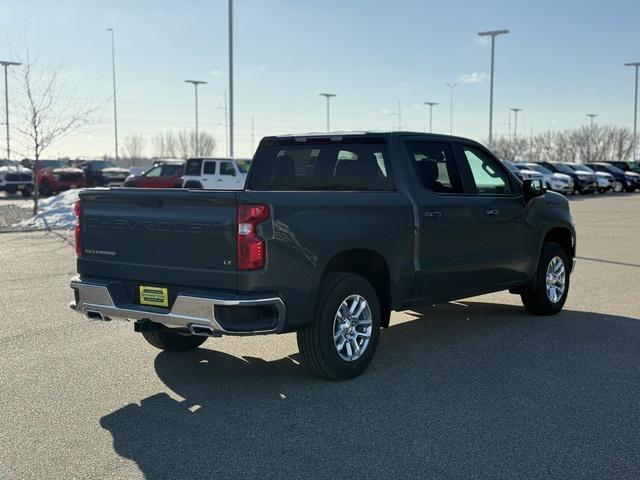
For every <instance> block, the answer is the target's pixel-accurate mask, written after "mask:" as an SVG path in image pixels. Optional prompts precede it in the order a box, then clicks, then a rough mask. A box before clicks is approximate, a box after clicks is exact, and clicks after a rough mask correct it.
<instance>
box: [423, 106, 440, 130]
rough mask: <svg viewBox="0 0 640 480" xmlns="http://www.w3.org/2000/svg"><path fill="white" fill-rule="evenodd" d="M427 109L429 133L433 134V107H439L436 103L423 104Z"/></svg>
mask: <svg viewBox="0 0 640 480" xmlns="http://www.w3.org/2000/svg"><path fill="white" fill-rule="evenodd" d="M424 104H425V105H426V106H428V107H429V133H432V132H433V106H434V105H439V104H438V102H424Z"/></svg>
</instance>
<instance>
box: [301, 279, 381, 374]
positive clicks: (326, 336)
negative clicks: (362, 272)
mask: <svg viewBox="0 0 640 480" xmlns="http://www.w3.org/2000/svg"><path fill="white" fill-rule="evenodd" d="M351 295H359V296H361V297H363V298H364V299H365V300H366V302H367V304H368V306H369V311H370V313H371V336H370V337H369V343H368V344H367V345H366V346H365V348H364V351H363V353H362V354H361V356H360V357H359V358H357V359H355V360H351V361H350V360H346V359H343V358H342V357H341V356H340V354H339V353H338V350H337V348H336V344H335V343H334V339H333V335H334V319H335V317H336V314H337V311H338V309H339V308H340V306H341V305H342V303H343V302H344V301H345V300H346V299H348V298H349V296H351ZM380 318H381V313H380V302H379V300H378V296H377V295H376V291H375V290H374V288H373V287H372V286H371V284H370V283H369V282H368V281H367V280H366V279H364V278H363V277H361V276H359V275H355V274H353V273H344V272H339V273H330V274H328V275H326V276H325V277H324V279H323V280H322V283H321V285H320V288H319V290H318V296H317V300H316V308H315V313H314V318H313V320H312V322H311V323H310V324H309V325H306V326H305V327H304V328H303V329H302V330H300V331H298V333H297V338H298V349H299V350H300V354H301V355H302V360H303V362H304V364H305V365H306V367H307V368H308V369H309V370H311V372H312V373H313V374H315V375H317V376H318V377H320V378H324V379H328V380H347V379H349V378H353V377H356V376H358V375H360V374H361V373H362V372H363V371H364V370H365V369H366V368H367V366H368V365H369V363H370V362H371V359H372V358H373V355H374V353H375V350H376V347H377V346H378V338H379V336H380Z"/></svg>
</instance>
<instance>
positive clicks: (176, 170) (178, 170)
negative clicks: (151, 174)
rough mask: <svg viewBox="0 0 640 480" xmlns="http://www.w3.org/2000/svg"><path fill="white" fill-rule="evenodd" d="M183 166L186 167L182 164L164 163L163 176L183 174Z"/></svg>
mask: <svg viewBox="0 0 640 480" xmlns="http://www.w3.org/2000/svg"><path fill="white" fill-rule="evenodd" d="M183 168H184V167H183V166H182V165H163V166H162V176H163V177H173V176H174V175H181V174H182V169H183Z"/></svg>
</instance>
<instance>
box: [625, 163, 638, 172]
mask: <svg viewBox="0 0 640 480" xmlns="http://www.w3.org/2000/svg"><path fill="white" fill-rule="evenodd" d="M627 166H628V167H629V170H631V171H632V172H636V173H640V164H638V163H634V162H627Z"/></svg>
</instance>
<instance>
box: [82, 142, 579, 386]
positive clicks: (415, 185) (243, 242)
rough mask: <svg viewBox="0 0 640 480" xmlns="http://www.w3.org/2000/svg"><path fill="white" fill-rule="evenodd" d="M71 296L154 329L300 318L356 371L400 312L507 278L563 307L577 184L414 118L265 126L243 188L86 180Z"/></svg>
mask: <svg viewBox="0 0 640 480" xmlns="http://www.w3.org/2000/svg"><path fill="white" fill-rule="evenodd" d="M76 215H77V216H78V223H77V227H76V251H77V254H78V260H77V267H78V273H79V276H78V277H76V278H74V279H72V280H71V288H72V289H73V292H74V295H75V301H74V302H72V304H71V307H72V308H73V309H74V310H76V311H77V312H78V313H81V314H83V315H86V316H87V317H88V318H90V319H97V320H109V319H111V318H126V319H129V320H132V321H134V322H135V323H134V330H135V331H137V332H141V333H142V335H143V336H144V338H145V339H146V340H147V341H148V342H149V343H150V344H152V345H154V346H156V347H158V348H160V349H164V350H173V351H185V350H190V349H194V348H197V347H198V346H200V345H201V344H202V343H203V342H204V341H205V340H206V339H207V338H208V337H219V336H221V335H256V334H271V333H273V334H276V333H285V332H296V334H297V339H298V346H299V349H300V352H301V354H302V359H303V361H304V363H305V364H306V365H307V367H308V368H309V369H310V370H311V371H312V372H314V373H315V374H317V375H318V376H320V377H324V378H328V379H347V378H351V377H354V376H356V375H358V374H360V373H361V372H362V371H363V370H364V369H365V368H366V367H367V365H368V364H369V362H370V361H371V359H372V357H373V354H374V352H375V350H376V346H377V343H378V339H379V336H380V329H381V328H383V327H386V326H388V325H389V318H390V314H391V311H392V310H396V311H397V310H406V309H411V308H416V307H419V306H421V305H430V304H434V303H441V302H447V301H450V300H455V299H460V298H464V297H470V296H474V295H480V294H484V293H489V292H495V291H499V290H507V289H508V290H510V291H511V292H512V293H516V294H519V295H520V296H521V298H522V302H523V304H524V307H525V308H526V309H527V310H528V311H529V312H531V313H532V314H534V315H552V314H555V313H557V312H559V311H560V310H561V309H562V307H563V305H564V303H565V300H566V298H567V293H568V291H569V275H570V273H571V271H572V268H573V264H574V258H575V244H576V236H575V230H574V226H573V222H572V219H571V215H570V213H569V206H568V202H567V200H566V199H565V198H564V197H562V196H561V195H558V194H556V193H553V192H545V191H544V189H543V188H542V185H540V183H538V182H535V181H531V180H527V181H524V182H521V181H520V180H519V179H518V178H517V177H516V176H515V175H513V174H512V173H511V172H510V171H509V170H508V169H507V168H505V166H504V165H502V164H501V162H500V161H499V160H497V159H496V157H495V156H494V155H492V154H491V152H490V151H488V150H487V149H486V148H484V147H483V146H482V145H480V144H478V143H476V142H473V141H471V140H466V139H464V138H457V137H450V136H443V135H427V134H419V133H408V132H389V133H372V132H367V133H335V134H333V133H332V134H323V135H319V134H313V135H300V136H278V137H275V136H274V137H266V138H264V139H263V140H262V141H261V142H260V146H259V148H258V150H257V152H256V154H255V157H254V159H253V162H252V165H251V169H250V171H249V174H248V177H247V183H246V185H245V188H244V190H242V191H211V190H186V189H167V190H158V189H128V188H105V189H88V190H82V191H81V192H80V200H79V202H78V204H77V205H76Z"/></svg>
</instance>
